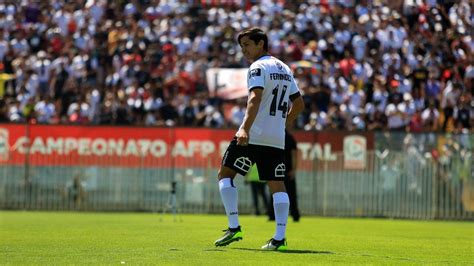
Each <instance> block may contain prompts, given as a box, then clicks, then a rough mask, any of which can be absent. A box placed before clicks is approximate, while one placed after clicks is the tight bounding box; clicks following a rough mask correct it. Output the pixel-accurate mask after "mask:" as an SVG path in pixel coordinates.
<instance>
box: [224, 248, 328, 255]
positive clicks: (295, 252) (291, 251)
mask: <svg viewBox="0 0 474 266" xmlns="http://www.w3.org/2000/svg"><path fill="white" fill-rule="evenodd" d="M231 249H239V250H245V251H258V252H271V251H268V250H263V249H258V248H231ZM276 252H279V253H289V254H335V253H334V252H331V251H319V250H300V249H289V250H285V251H276Z"/></svg>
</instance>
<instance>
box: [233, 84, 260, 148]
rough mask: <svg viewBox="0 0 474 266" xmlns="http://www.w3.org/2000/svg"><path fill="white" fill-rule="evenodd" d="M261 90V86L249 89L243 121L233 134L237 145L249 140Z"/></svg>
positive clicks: (246, 142)
mask: <svg viewBox="0 0 474 266" xmlns="http://www.w3.org/2000/svg"><path fill="white" fill-rule="evenodd" d="M262 92H263V88H262V87H254V88H252V90H251V91H250V94H249V98H248V101H247V110H246V112H245V116H244V121H243V122H242V125H241V126H240V128H239V131H237V134H236V135H235V136H236V137H237V145H247V144H248V142H249V132H250V128H251V127H252V124H253V122H254V121H255V118H256V117H257V113H258V108H259V107H260V102H261V101H262Z"/></svg>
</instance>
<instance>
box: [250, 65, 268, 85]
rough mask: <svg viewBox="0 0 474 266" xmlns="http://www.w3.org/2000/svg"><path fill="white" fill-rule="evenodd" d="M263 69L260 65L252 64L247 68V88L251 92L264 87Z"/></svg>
mask: <svg viewBox="0 0 474 266" xmlns="http://www.w3.org/2000/svg"><path fill="white" fill-rule="evenodd" d="M263 70H264V69H263V67H262V66H261V65H260V64H255V63H254V64H252V65H251V66H250V68H249V72H248V78H247V87H248V88H249V90H252V89H254V88H256V87H262V88H264V86H265V75H264V73H263Z"/></svg>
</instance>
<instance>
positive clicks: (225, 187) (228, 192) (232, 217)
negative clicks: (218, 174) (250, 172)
mask: <svg viewBox="0 0 474 266" xmlns="http://www.w3.org/2000/svg"><path fill="white" fill-rule="evenodd" d="M233 185H234V184H233V182H232V179H230V178H227V177H226V178H222V179H221V180H220V181H219V192H220V194H221V199H222V203H224V208H225V213H226V214H227V218H228V219H229V227H230V228H236V227H239V212H238V210H237V188H236V187H235V186H233Z"/></svg>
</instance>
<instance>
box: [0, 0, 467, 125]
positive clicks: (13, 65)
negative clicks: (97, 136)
mask: <svg viewBox="0 0 474 266" xmlns="http://www.w3.org/2000/svg"><path fill="white" fill-rule="evenodd" d="M471 12H472V10H471V5H470V3H469V0H460V1H436V0H404V1H403V0H402V1H400V0H393V1H381V0H380V1H377V0H359V1H355V0H353V1H351V0H345V1H336V0H334V1H332V0H308V1H296V0H292V1H281V0H276V1H273V0H262V1H250V0H247V1H229V0H227V1H225V0H221V1H217V0H207V1H206V0H203V1H197V0H194V1H193V0H184V1H183V0H180V1H177V0H176V1H166V0H165V1H159V0H136V1H112V0H86V1H67V0H49V1H35V0H21V1H20V0H5V1H3V3H2V4H0V62H1V63H0V122H24V121H27V120H29V121H31V122H34V123H48V124H58V123H63V124H64V123H65V124H98V125H109V124H114V125H147V126H150V125H158V126H160V125H163V126H206V127H235V126H236V125H239V124H240V122H241V121H242V119H243V115H244V113H245V109H244V108H245V100H246V99H238V100H235V101H231V102H229V101H224V100H223V99H219V98H217V97H215V96H212V95H210V94H209V91H208V88H207V85H206V75H205V73H206V70H207V69H208V68H211V67H223V68H224V67H226V68H242V67H248V63H247V62H245V60H244V59H243V56H242V53H241V51H240V48H239V47H238V44H237V43H236V40H235V37H236V34H237V33H238V32H239V31H240V30H242V29H243V28H246V27H249V26H259V27H262V28H264V29H265V30H267V32H268V35H269V44H270V50H271V51H270V53H271V54H272V55H275V56H276V57H278V58H280V59H282V60H283V61H284V62H287V63H290V62H291V66H292V67H293V69H294V74H295V77H296V78H297V80H298V83H299V86H300V89H301V90H302V91H303V93H304V99H305V103H306V110H305V112H304V114H303V115H301V116H300V117H299V119H298V120H297V123H296V127H297V128H300V129H304V130H323V129H346V130H365V129H368V130H382V129H388V130H409V131H411V132H421V131H449V132H461V131H462V132H466V131H470V132H473V130H472V123H473V118H474V111H473V110H474V108H473V107H474V99H473V97H472V96H473V90H474V83H473V78H474V55H473V49H474V41H473V39H472V30H473V20H474V19H473V18H474V16H473V15H472V13H471ZM228 106H233V107H232V108H227V107H228Z"/></svg>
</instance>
